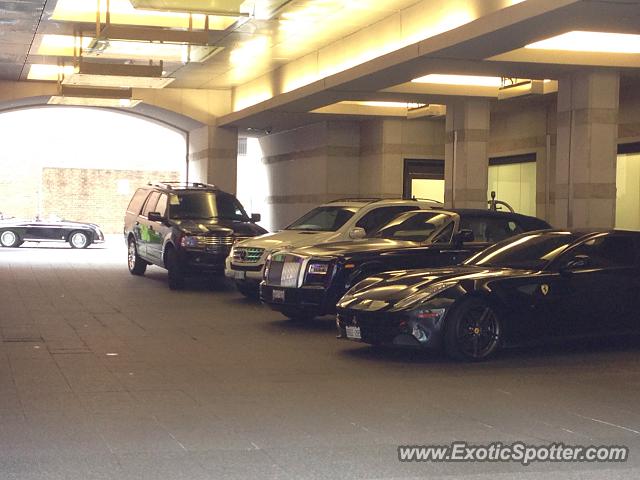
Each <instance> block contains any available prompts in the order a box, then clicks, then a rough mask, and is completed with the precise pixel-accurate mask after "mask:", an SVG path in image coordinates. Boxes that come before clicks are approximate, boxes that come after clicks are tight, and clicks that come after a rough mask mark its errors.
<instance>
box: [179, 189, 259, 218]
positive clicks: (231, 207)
mask: <svg viewBox="0 0 640 480" xmlns="http://www.w3.org/2000/svg"><path fill="white" fill-rule="evenodd" d="M169 218H171V219H174V220H189V219H221V220H239V221H242V222H247V221H249V217H248V216H247V214H246V212H245V211H244V208H242V205H241V204H240V202H239V201H238V200H236V198H235V197H234V196H233V195H229V194H225V193H221V192H196V193H172V194H171V195H170V196H169Z"/></svg>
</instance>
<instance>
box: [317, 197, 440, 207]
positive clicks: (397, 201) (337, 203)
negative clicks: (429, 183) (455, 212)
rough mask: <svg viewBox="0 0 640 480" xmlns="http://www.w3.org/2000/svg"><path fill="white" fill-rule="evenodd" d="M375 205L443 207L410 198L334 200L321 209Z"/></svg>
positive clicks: (431, 202) (435, 203)
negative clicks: (431, 205) (430, 205)
mask: <svg viewBox="0 0 640 480" xmlns="http://www.w3.org/2000/svg"><path fill="white" fill-rule="evenodd" d="M375 203H381V204H384V205H412V204H414V205H417V206H422V205H429V204H433V206H434V207H436V206H441V204H440V203H438V202H436V201H432V200H420V199H410V198H340V199H337V200H332V201H331V202H327V203H324V204H322V205H320V206H321V207H329V206H331V207H363V206H366V205H372V204H375Z"/></svg>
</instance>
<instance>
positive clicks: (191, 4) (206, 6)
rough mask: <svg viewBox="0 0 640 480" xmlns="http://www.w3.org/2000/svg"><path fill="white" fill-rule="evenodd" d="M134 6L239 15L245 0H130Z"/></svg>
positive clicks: (144, 8) (149, 8)
mask: <svg viewBox="0 0 640 480" xmlns="http://www.w3.org/2000/svg"><path fill="white" fill-rule="evenodd" d="M130 1H131V4H132V5H133V8H136V9H143V10H160V11H165V12H186V13H204V14H208V15H231V16H236V17H237V16H239V15H242V14H243V13H242V12H241V8H240V7H241V6H242V4H243V3H245V1H244V0H130Z"/></svg>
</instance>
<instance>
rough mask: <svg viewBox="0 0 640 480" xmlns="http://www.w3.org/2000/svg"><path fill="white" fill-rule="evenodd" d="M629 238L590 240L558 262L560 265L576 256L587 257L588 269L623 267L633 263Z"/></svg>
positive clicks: (632, 251) (573, 249)
mask: <svg viewBox="0 0 640 480" xmlns="http://www.w3.org/2000/svg"><path fill="white" fill-rule="evenodd" d="M633 243H634V242H633V239H632V238H630V237H616V236H610V235H607V236H603V237H597V238H592V239H590V240H587V241H586V242H583V243H581V244H580V245H578V246H576V247H575V248H572V249H571V250H570V251H568V252H566V253H565V254H564V255H563V256H562V258H560V259H559V260H558V262H559V265H562V264H564V263H566V262H568V261H570V260H572V259H573V258H575V256H576V255H586V256H588V257H589V267H596V268H606V267H625V266H630V265H633V264H634V262H635V248H634V245H633Z"/></svg>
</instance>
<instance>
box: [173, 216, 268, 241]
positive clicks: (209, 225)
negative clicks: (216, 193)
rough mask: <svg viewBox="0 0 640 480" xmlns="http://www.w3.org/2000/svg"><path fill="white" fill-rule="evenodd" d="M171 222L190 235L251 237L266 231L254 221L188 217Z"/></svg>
mask: <svg viewBox="0 0 640 480" xmlns="http://www.w3.org/2000/svg"><path fill="white" fill-rule="evenodd" d="M171 222H172V223H173V224H174V225H176V226H177V227H178V228H180V230H182V231H183V232H184V233H187V234H190V235H207V234H211V233H213V234H216V235H225V236H226V235H235V236H238V237H253V236H255V235H262V234H263V233H266V232H267V231H266V230H265V229H264V228H262V227H260V226H258V225H256V224H255V223H251V222H239V221H234V220H218V219H207V220H204V219H202V220H200V219H194V220H191V219H189V220H172V221H171Z"/></svg>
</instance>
